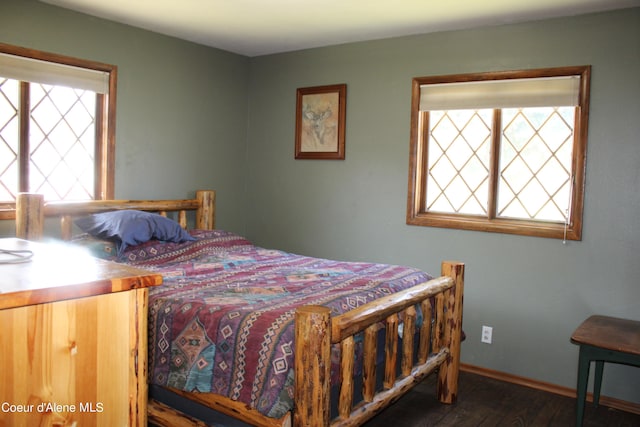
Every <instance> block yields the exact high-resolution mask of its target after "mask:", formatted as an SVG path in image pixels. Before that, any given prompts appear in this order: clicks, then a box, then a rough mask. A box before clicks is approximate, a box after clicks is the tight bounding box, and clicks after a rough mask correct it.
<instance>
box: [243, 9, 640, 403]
mask: <svg viewBox="0 0 640 427" xmlns="http://www.w3.org/2000/svg"><path fill="white" fill-rule="evenodd" d="M585 64H590V65H592V67H593V68H592V80H591V115H590V123H589V142H588V153H587V155H588V157H587V175H586V178H587V183H586V201H585V213H584V234H583V240H582V241H581V242H569V243H567V244H566V245H563V244H562V242H561V241H560V240H555V239H542V238H533V237H522V236H512V235H502V234H492V233H484V232H473V231H457V230H449V229H437V228H427V227H414V226H408V225H406V224H405V213H406V197H407V182H408V162H409V160H408V159H409V121H410V100H411V78H412V77H417V76H428V75H439V74H451V73H453V74H455V73H467V72H480V71H492V70H512V69H527V68H539V67H558V66H566V65H585ZM333 83H346V84H347V127H346V159H345V160H344V161H318V160H294V158H293V157H294V156H293V151H294V147H293V144H294V129H295V94H296V88H298V87H306V86H316V85H325V84H333ZM248 130H249V149H248V153H249V158H248V161H247V169H246V170H247V174H248V176H247V191H248V193H247V199H246V203H247V205H246V209H247V211H248V212H251V215H250V216H249V217H248V219H247V234H248V235H249V236H250V237H251V238H253V239H254V240H255V241H257V242H258V243H260V244H261V245H265V246H276V247H281V248H285V249H287V250H290V251H294V252H302V253H307V254H311V255H315V256H321V257H330V258H343V259H352V260H374V261H381V262H390V263H401V264H410V265H413V266H417V267H421V268H424V269H426V270H427V271H431V272H438V271H439V263H440V262H441V261H442V260H444V259H459V260H461V261H464V262H465V263H466V268H467V282H466V289H465V290H466V292H465V309H464V310H465V311H464V330H465V332H466V334H467V341H466V342H465V343H464V344H463V346H462V360H463V362H465V363H468V364H472V365H477V366H481V367H485V368H489V369H495V370H498V371H503V372H508V373H511V374H514V375H519V376H523V377H528V378H534V379H536V380H539V381H544V382H549V383H553V384H559V385H562V386H567V387H572V388H575V381H576V369H577V368H576V366H577V358H578V348H577V346H575V345H573V344H571V343H570V341H569V337H570V335H571V333H572V332H573V330H574V329H575V328H576V327H577V326H578V324H579V323H580V322H581V321H582V320H583V319H585V318H586V317H588V316H589V315H591V314H594V313H601V314H608V315H614V316H621V317H627V318H634V319H638V320H640V227H639V224H638V218H639V217H640V215H639V213H638V212H639V208H640V195H639V193H638V191H639V188H640V176H639V173H638V172H639V170H638V164H639V162H640V9H634V10H625V11H620V12H615V13H607V14H597V15H588V16H581V17H574V18H568V19H557V20H547V21H542V22H532V23H526V24H518V25H508V26H500V27H492V28H483V29H474V30H468V31H454V32H443V33H438V34H427V35H420V36H414V37H405V38H397V39H391V40H381V41H371V42H366V43H357V44H348V45H342V46H334V47H327V48H321V49H313V50H307V51H300V52H293V53H286V54H280V55H270V56H264V57H258V58H254V59H252V61H251V73H250V84H249V127H248ZM482 325H489V326H493V344H491V345H487V344H482V343H480V334H481V328H482ZM638 384H640V369H634V368H630V367H619V366H617V367H609V366H607V367H606V368H605V376H604V383H603V393H604V394H605V395H609V396H614V397H618V398H621V399H626V400H631V401H634V402H640V387H639V386H638Z"/></svg>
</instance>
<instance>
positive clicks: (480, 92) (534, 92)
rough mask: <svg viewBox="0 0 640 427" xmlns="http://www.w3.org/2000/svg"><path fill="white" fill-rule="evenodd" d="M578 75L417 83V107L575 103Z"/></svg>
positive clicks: (470, 107)
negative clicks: (418, 96) (418, 105)
mask: <svg viewBox="0 0 640 427" xmlns="http://www.w3.org/2000/svg"><path fill="white" fill-rule="evenodd" d="M579 95H580V76H561V77H538V78H527V79H507V80H482V81H471V82H456V83H436V84H423V85H421V86H420V110H422V111H437V110H462V109H482V108H526V107H562V106H576V105H579V101H580V96H579Z"/></svg>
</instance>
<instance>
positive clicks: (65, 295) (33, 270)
mask: <svg viewBox="0 0 640 427" xmlns="http://www.w3.org/2000/svg"><path fill="white" fill-rule="evenodd" d="M0 249H2V250H5V251H7V250H8V251H31V253H32V254H33V255H32V256H31V258H30V259H25V260H24V262H21V263H13V262H14V261H16V260H20V258H18V257H16V256H14V255H11V254H8V253H0V309H6V308H15V307H21V306H25V305H31V304H41V303H47V302H53V301H60V300H65V299H73V298H81V297H88V296H94V295H101V294H106V293H112V292H120V291H127V290H130V289H136V288H144V287H148V286H156V285H159V284H161V283H162V276H161V275H160V274H157V273H154V272H149V271H146V270H142V269H139V268H134V267H130V266H127V265H124V264H118V263H114V262H109V261H105V260H102V259H98V258H94V257H92V256H91V255H90V254H89V253H88V252H87V251H86V250H84V249H82V248H80V247H78V246H74V245H71V244H66V243H63V242H46V243H44V242H32V241H27V240H22V239H16V238H2V239H0ZM23 254H24V253H23Z"/></svg>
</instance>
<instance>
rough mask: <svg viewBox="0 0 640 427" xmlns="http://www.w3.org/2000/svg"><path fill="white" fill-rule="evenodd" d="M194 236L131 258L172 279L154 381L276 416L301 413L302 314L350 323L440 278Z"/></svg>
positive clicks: (163, 301) (225, 237)
mask: <svg viewBox="0 0 640 427" xmlns="http://www.w3.org/2000/svg"><path fill="white" fill-rule="evenodd" d="M191 233H192V235H193V236H194V237H196V239H197V240H196V241H194V242H186V243H160V242H157V241H151V242H147V243H145V244H142V245H138V246H135V247H133V248H129V249H128V250H127V251H126V252H125V254H124V257H125V258H126V259H125V261H124V262H126V263H128V264H131V265H135V266H138V267H142V268H145V269H150V270H154V271H157V272H160V273H161V274H162V275H163V277H164V283H163V284H162V285H161V286H157V287H154V288H151V289H150V297H149V353H150V354H149V363H150V367H149V381H150V382H152V383H154V384H158V385H162V386H170V387H175V388H178V389H181V390H185V391H189V392H191V391H198V392H207V393H209V392H211V393H217V394H221V395H224V396H227V397H229V398H231V399H233V400H237V401H241V402H243V403H246V404H248V405H249V406H251V407H253V408H255V409H257V410H258V411H260V412H261V413H263V414H265V415H267V416H271V417H281V416H283V415H284V414H285V413H286V412H287V411H289V410H291V408H292V407H293V373H292V368H293V360H294V353H293V349H294V343H293V340H294V328H293V319H294V313H295V309H296V307H299V306H301V305H307V304H315V305H323V306H326V307H329V308H330V309H331V311H332V313H333V314H341V313H344V312H346V311H348V310H350V309H352V308H355V307H358V306H360V305H362V304H365V303H368V302H370V301H373V300H375V299H377V298H380V297H382V296H385V295H388V294H391V293H394V292H397V291H400V290H402V289H406V288H408V287H411V286H414V285H417V284H419V283H422V282H424V281H426V280H429V279H430V278H431V277H430V276H428V275H427V274H426V273H424V272H421V271H419V270H416V269H412V268H407V267H400V266H394V265H383V264H373V263H364V262H340V261H332V260H326V259H318V258H311V257H306V256H301V255H295V254H291V253H286V252H282V251H278V250H272V249H264V248H261V247H258V246H255V245H253V244H252V243H251V242H249V241H248V240H246V239H245V238H243V237H241V236H238V235H236V234H233V233H230V232H226V231H221V230H214V231H204V230H194V231H192V232H191Z"/></svg>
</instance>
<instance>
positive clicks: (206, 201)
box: [16, 190, 216, 240]
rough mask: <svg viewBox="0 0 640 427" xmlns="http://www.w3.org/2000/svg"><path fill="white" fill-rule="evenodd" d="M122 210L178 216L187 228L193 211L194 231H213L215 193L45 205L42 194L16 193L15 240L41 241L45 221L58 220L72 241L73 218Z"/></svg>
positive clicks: (65, 235) (64, 237) (203, 191)
mask: <svg viewBox="0 0 640 427" xmlns="http://www.w3.org/2000/svg"><path fill="white" fill-rule="evenodd" d="M123 209H134V210H141V211H150V212H158V213H160V214H161V215H163V216H166V214H167V212H178V222H179V223H180V226H182V228H187V211H195V213H196V217H195V228H198V229H203V230H213V229H214V228H215V215H216V193H215V191H214V190H198V191H196V197H195V198H194V199H183V200H85V201H73V202H59V201H58V202H45V201H44V198H43V196H42V195H41V194H34V193H19V194H18V197H17V198H16V237H18V238H21V239H26V240H40V239H41V238H42V236H43V234H44V220H45V218H46V217H59V218H60V227H61V234H62V239H64V240H69V239H70V238H71V237H72V226H73V217H77V216H82V215H88V214H92V213H97V212H106V211H114V210H123Z"/></svg>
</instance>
